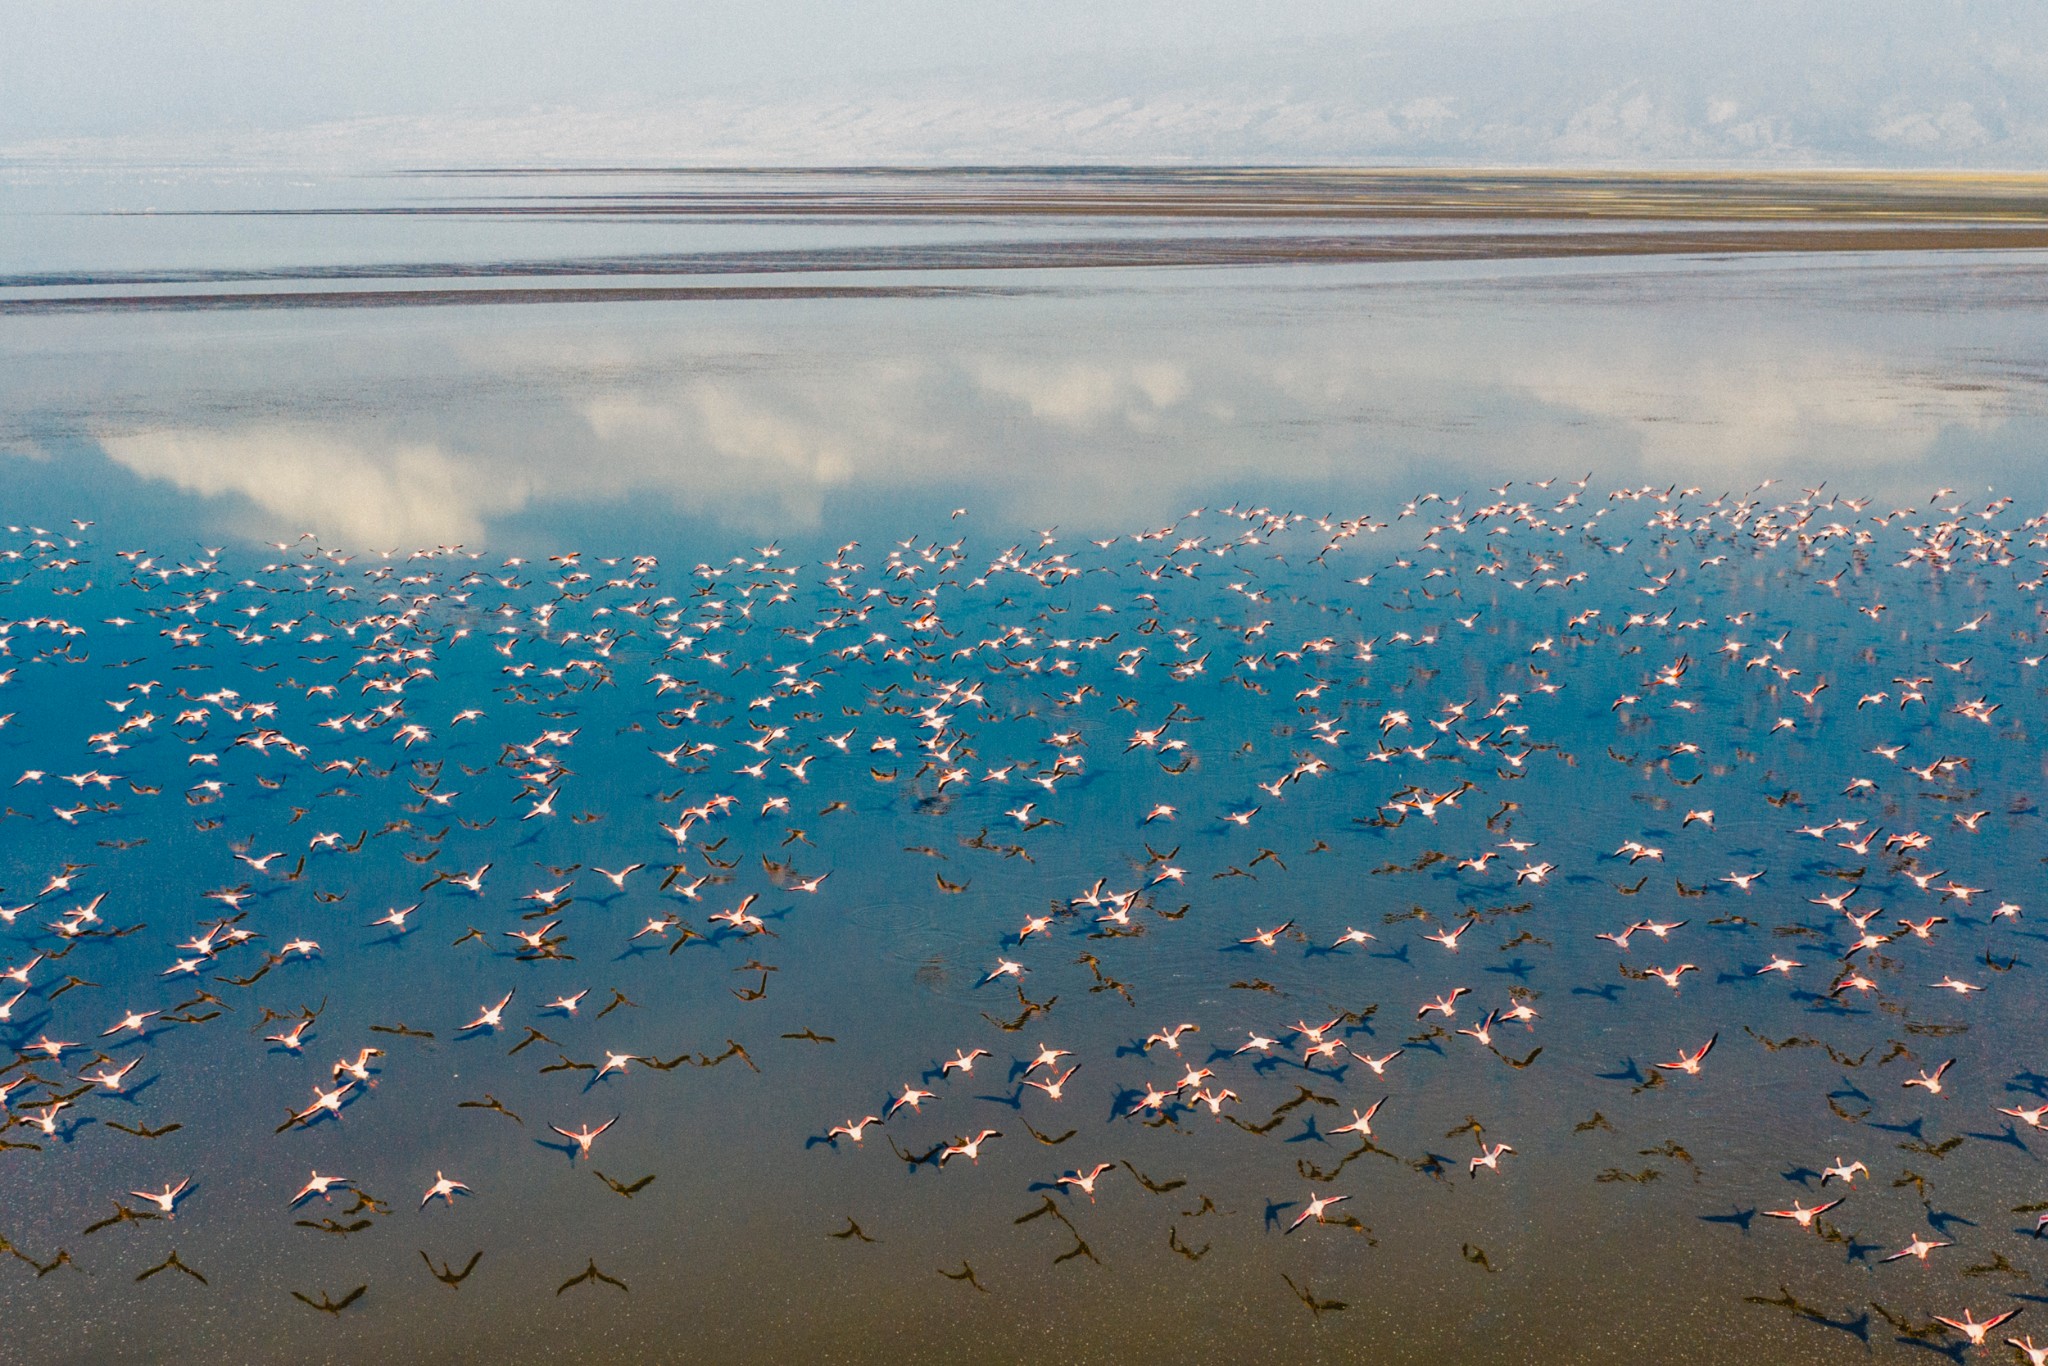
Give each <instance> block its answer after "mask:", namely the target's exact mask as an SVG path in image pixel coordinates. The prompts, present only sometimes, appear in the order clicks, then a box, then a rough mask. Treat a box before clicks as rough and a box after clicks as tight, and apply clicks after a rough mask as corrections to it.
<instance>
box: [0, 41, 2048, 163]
mask: <svg viewBox="0 0 2048 1366" xmlns="http://www.w3.org/2000/svg"><path fill="white" fill-rule="evenodd" d="M2044 11H2048V6H2044V5H2041V4H2038V3H2033V2H2032V0H1768V3H1767V2H1766V0H1715V3H1712V4H1696V3H1691V2H1690V0H1372V3H1371V4H1369V5H1360V4H1346V3H1308V2H1307V0H1263V2H1262V0H1033V3H1028V4H1017V3H988V2H987V0H984V2H983V3H978V4H972V5H968V4H961V3H958V0H892V2H891V3H886V4H873V3H856V2H854V0H749V3H725V2H724V0H695V2H694V3H690V4H688V5H674V6H660V5H648V4H645V3H631V4H628V3H621V2H617V0H579V2H577V3H562V0H553V2H552V3H535V2H534V0H439V2H438V3H428V4H421V3H418V2H417V0H412V2H410V3H398V2H397V0H354V2H352V0H330V2H329V3H325V4H318V5H315V4H299V3H275V2H273V3H258V2H256V0H186V3H177V2H176V0H169V2H167V3H157V4H151V5H136V4H132V3H126V2H125V0H124V2H123V3H113V2H112V0H62V3H51V2H49V0H14V2H13V3H11V4H10V5H9V6H8V8H7V11H6V17H5V25H6V28H5V31H6V34H7V43H8V49H9V61H8V70H7V73H6V75H5V76H4V77H0V82H4V83H0V156H13V157H17V158H27V159H34V160H41V161H50V160H57V161H62V160H64V159H66V158H78V159H82V160H93V159H101V158H106V159H116V160H119V159H123V158H141V159H149V158H152V157H156V158H166V157H168V158H178V157H181V156H189V157H190V158H192V159H196V160H206V159H209V158H211V159H215V160H219V161H226V162H233V161H236V160H252V161H259V162H277V161H292V160H305V161H310V162H318V161H324V162H330V163H332V162H351V161H354V162H373V163H376V162H381V163H387V164H388V163H392V162H399V163H403V162H406V161H408V160H412V159H416V158H424V159H428V160H450V159H452V160H466V161H483V162H489V161H495V160H505V159H515V160H516V159H524V158H529V157H541V158H545V159H550V160H559V159H569V160H578V159H586V158H587V159H592V160H605V159H626V160H640V159H656V160H663V161H677V160H709V161H731V160H781V161H792V162H804V161H808V162H815V161H834V160H849V159H851V160H918V159H933V160H946V161H959V160H976V159H988V160H1016V159H1046V158H1058V157H1061V156H1063V155H1070V156H1072V157H1074V158H1076V159H1084V160H1106V159H1118V158H1121V157H1128V158H1131V159H1162V158H1163V159H1177V160H1196V161H1203V160H1257V161H1273V160H1295V159H1300V160H1335V161H1346V160H1352V161H1361V160H1362V161H1373V160H1397V161H1398V160H1438V161H1443V160H1451V161H1457V160H1465V161H1506V162H1528V161H1549V162H1567V163H1569V162H1601V161H1617V160H1620V161H1630V160H1634V161H1648V162H1670V161H1701V162H1715V161H1722V162H1727V161H1734V162H1785V163H1801V162H1815V161H1822V162H1830V161H1831V162H1838V163H1843V164H1920V165H1944V164H1958V165H1962V164H1969V165H2006V166H2034V165H2037V164H2039V163H2040V162H2041V160H2042V157H2043V154H2044V150H2048V95H2044V94H2043V92H2044V91H2048V15H2044Z"/></svg>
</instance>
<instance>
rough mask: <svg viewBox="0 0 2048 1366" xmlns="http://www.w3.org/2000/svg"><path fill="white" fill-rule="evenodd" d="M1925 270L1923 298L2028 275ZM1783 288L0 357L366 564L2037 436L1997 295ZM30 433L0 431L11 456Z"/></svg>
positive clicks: (121, 437) (1710, 477)
mask: <svg viewBox="0 0 2048 1366" xmlns="http://www.w3.org/2000/svg"><path fill="white" fill-rule="evenodd" d="M1928 278H1929V279H1930V280H1934V281H1935V284H1936V285H1937V286H1938V288H1937V289H1936V290H1935V292H1937V293H1939V292H1940V291H1942V290H1949V291H1953V290H1969V289H1981V290H1987V291H2002V292H2003V297H2005V298H2006V299H2007V300H2008V301H2010V300H2011V299H2012V298H2014V297H2015V296H2016V291H2017V292H2018V293H2019V294H2024V293H2025V292H2026V291H2033V292H2034V293H2042V292H2043V287H2042V286H2041V285H2040V284H2038V283H2031V282H2029V281H2030V279H2031V277H2029V281H2021V282H2019V283H2017V284H2016V283H2015V281H2014V280H2012V279H2005V280H2000V279H1997V278H1994V277H1991V276H1985V275H1983V274H1981V273H1979V274H1972V275H1968V276H1964V275H1963V274H1962V273H1960V272H1958V273H1955V274H1954V275H1953V277H1936V276H1933V275H1930V276H1929V277H1928ZM1797 280H1798V277H1795V276H1792V275H1790V274H1788V273H1786V272H1783V271H1779V272H1775V273H1774V272H1771V271H1761V272H1755V273H1748V274H1745V273H1742V272H1734V271H1731V272H1716V271H1713V270H1706V271H1695V272H1691V273H1686V272H1682V271H1681V272H1674V273H1672V274H1671V275H1669V276H1668V277H1666V278H1664V279H1662V280H1660V281H1655V282H1652V281H1649V280H1647V278H1646V277H1643V276H1635V277H1631V279H1630V280H1629V281H1627V282H1626V284H1625V285H1624V284H1623V283H1621V282H1618V281H1616V280H1613V279H1602V278H1598V277H1593V276H1584V277H1580V278H1578V279H1577V280H1576V282H1573V283H1569V285H1568V287H1559V288H1554V289H1546V288H1534V289H1526V288H1524V289H1518V288H1508V289H1501V288H1496V287H1494V286H1493V285H1482V284H1477V283H1473V282H1471V281H1469V280H1467V281H1465V282H1462V283H1455V284H1436V285H1429V284H1414V283H1410V284H1405V285H1391V284H1388V285H1383V286H1382V287H1378V288H1374V289H1370V290H1363V291H1356V292H1346V291H1322V290H1319V291H1315V292H1309V291H1302V292H1299V293H1295V294H1291V295H1282V294H1276V293H1274V292H1272V291H1270V290H1265V289H1260V288H1256V287H1253V288H1245V289H1238V288H1236V287H1224V286H1218V287H1217V288H1215V289H1214V290H1211V291H1206V292H1198V293H1195V294H1186V293H1176V294H1172V295H1163V294H1162V295H1149V294H1146V293H1143V292H1137V293H1125V294H1091V295H1085V296H1080V297H1075V298H1068V299H1059V300H1052V301H1047V300H1034V301H1030V302H1028V303H1026V302H1021V301H977V302H975V303H974V304H972V305H961V304H957V303H948V304H943V305H935V304H931V303H915V302H908V301H906V302H904V303H902V304H892V305H889V306H887V308H886V309H879V308H876V307H874V306H870V305H862V306H861V307H860V309H859V310H849V311H843V312H841V311H834V310H833V309H831V308H826V309H818V308H807V309H805V310H803V311H801V312H787V313H778V312H775V311H773V310H771V309H757V310H749V309H746V308H743V307H742V308H736V309H725V310H721V311H718V312H717V313H716V314H713V313H711V312H710V311H708V310H705V311H703V312H702V315H701V316H700V314H699V312H698V311H695V310H699V309H701V308H702V307H703V306H690V308H691V309H692V310H693V311H690V312H679V311H676V310H667V309H653V310H650V311H646V312H640V311H638V310H635V309H628V308H612V309H602V310H595V311H590V310H586V311H583V312H581V313H579V314H577V315H576V317H575V321H574V322H573V323H571V322H570V321H569V320H568V319H567V318H566V317H563V318H557V319H553V320H547V321H545V322H543V321H542V319H540V317H539V316H538V311H535V312H518V313H510V314H508V313H504V312H497V313H496V314H495V316H493V317H491V318H489V319H488V320H483V319H481V318H480V317H471V318H466V319H451V318H449V317H447V316H445V315H444V316H443V318H441V319H440V320H438V321H437V322H436V324H435V329H436V330H434V331H433V332H431V333H414V334H408V333H407V330H406V328H405V325H404V324H403V323H402V322H400V321H398V320H395V319H392V318H390V317H389V316H388V315H385V316H378V317H372V316H365V317H363V318H360V319H354V320H349V321H348V322H347V323H346V325H345V327H344V329H343V332H342V333H340V334H337V333H336V332H335V331H333V330H332V329H331V328H330V327H328V326H327V325H326V324H322V325H320V326H319V327H315V326H314V325H312V324H310V323H309V324H308V325H307V327H306V329H305V334H304V335H301V334H300V332H299V331H298V330H297V329H294V328H293V327H290V326H287V327H284V328H281V329H266V330H264V331H262V332H261V333H255V334H248V335H246V336H245V335H244V334H242V333H239V332H236V331H234V330H232V329H229V330H223V331H222V332H220V333H218V334H216V335H213V336H212V337H210V338H209V339H207V340H206V341H205V342H204V343H203V344H194V345H191V346H188V347H186V348H185V350H184V352H183V354H184V355H185V357H186V359H185V362H184V363H185V364H186V365H188V366H189V367H190V369H189V370H181V369H180V368H178V367H176V366H172V367H169V368H159V369H155V370H150V371H142V370H140V369H139V368H136V369H135V370H134V372H133V373H131V372H130V370H128V369H123V368H121V362H122V359H123V356H124V354H125V353H124V352H123V351H122V349H121V345H120V343H119V342H118V341H113V342H110V343H109V349H108V350H107V351H106V352H105V353H104V357H105V359H104V365H105V367H106V369H107V370H108V371H109V372H110V373H108V374H102V375H101V376H100V377H99V378H98V380H97V381H96V383H95V385H94V386H91V388H90V392H89V393H87V392H82V391H81V386H80V385H79V384H78V369H79V362H78V361H77V360H76V358H75V357H74V358H73V362H72V363H71V364H70V365H68V366H66V365H61V364H56V363H54V362H53V363H49V364H47V365H41V366H39V365H38V364H37V363H36V362H35V359H34V357H33V356H32V355H30V354H28V351H27V349H25V348H24V349H22V350H21V352H20V354H18V355H16V354H14V352H15V348H14V347H13V346H12V345H10V344H9V340H8V339H9V337H10V335H12V336H13V337H14V338H15V339H16V340H17V341H19V339H20V337H21V336H22V335H24V333H23V330H22V329H20V328H19V327H18V326H15V327H14V331H13V332H12V333H11V334H10V333H9V332H6V331H0V361H4V360H7V359H10V358H12V359H19V360H21V361H22V362H23V365H22V366H21V367H18V368H17V369H16V371H15V372H14V374H13V377H12V378H9V379H6V380H0V399H5V400H6V403H5V404H4V405H0V407H5V408H8V409H12V410H13V411H15V412H17V413H31V414H34V415H36V420H37V421H38V422H40V423H41V424H42V425H43V428H44V429H47V428H48V427H49V426H50V424H51V423H52V422H53V421H54V422H56V424H57V425H58V426H60V427H61V426H62V425H63V423H64V421H66V420H69V421H71V422H75V423H76V424H77V426H78V427H79V428H80V429H82V430H83V431H84V432H86V433H88V434H90V435H91V436H92V437H94V438H96V440H97V442H98V445H99V446H100V448H101V449H103V450H104V451H105V453H106V455H107V456H108V457H109V458H110V459H111V460H112V462H113V463H114V464H115V465H117V466H119V467H120V468H122V469H124V470H126V471H128V472H129V473H131V474H132V475H134V476H136V477H137V478H139V479H140V480H143V481H146V482H147V483H148V484H150V485H154V486H158V487H167V488H172V489H176V490H179V491H181V492H183V493H186V494H191V495H199V496H202V497H205V498H210V499H216V500H220V501H219V502H218V503H217V504H216V507H217V509H219V511H218V513H217V515H218V516H220V517H221V518H223V519H224V522H223V525H222V528H221V529H222V530H225V531H229V532H234V533H240V534H247V535H252V536H253V535H261V536H265V537H282V536H287V535H295V534H297V533H298V532H300V531H302V530H313V531H316V532H317V533H319V534H320V535H321V536H323V537H324V538H327V539H328V540H330V541H331V542H335V543H343V544H355V545H361V546H375V547H380V548H381V547H387V546H392V545H410V544H424V543H433V542H442V541H462V542H465V543H469V544H483V543H490V542H491V540H492V536H493V532H494V528H496V527H499V526H501V525H502V524H503V523H504V522H505V519H507V518H508V517H511V516H514V515H517V516H521V517H525V518H527V519H529V520H531V519H534V518H539V519H541V520H542V521H545V519H546V518H547V517H548V516H549V515H550V514H551V513H555V512H560V511H565V510H571V509H579V508H580V509H586V510H590V509H595V510H605V509H611V510H613V511H615V512H617V513H618V514H619V515H620V516H622V517H647V516H658V515H661V514H663V513H669V514H681V515H689V516H692V517H695V518H701V519H704V520H706V521H709V522H711V523H714V524H717V525H722V526H725V527H729V528H731V529H733V530H734V531H743V532H746V533H749V534H752V533H761V534H775V533H778V532H787V531H791V530H797V529H806V528H815V527H819V526H821V525H824V524H825V523H827V522H829V521H830V520H831V519H832V518H833V517H834V516H835V513H836V512H837V511H838V510H840V509H842V508H845V507H851V506H856V505H857V506H862V507H866V508H875V507H887V506H890V505H896V506H900V507H901V508H902V509H903V510H904V516H906V517H908V516H911V515H913V513H914V511H915V510H917V509H925V508H930V507H933V506H936V505H938V504H941V503H944V504H946V505H951V504H954V503H966V504H969V505H971V506H974V507H975V508H976V509H977V511H978V512H981V513H983V514H986V515H987V516H988V517H990V518H991V519H993V520H995V521H997V522H1000V523H1007V524H1010V525H1014V526H1025V525H1044V524H1050V523H1052V522H1059V523H1062V524H1065V525H1068V526H1070V527H1077V528H1078V527H1080V526H1083V525H1087V526H1101V527H1109V528H1116V527H1124V526H1131V525H1138V524H1144V523H1149V522H1152V521H1155V520H1157V519H1159V518H1161V517H1164V516H1170V515H1172V514H1174V513H1175V512H1177V511H1180V510H1182V509H1184V508H1185V507H1186V506H1189V505H1191V504H1192V503H1194V502H1198V501H1203V500H1205V499H1207V498H1210V497H1212V496H1221V497H1234V496H1251V497H1254V498H1261V499H1264V498H1275V499H1286V498H1295V497H1299V498H1301V499H1303V500H1305V501H1308V502H1313V503H1316V504H1318V505H1328V506H1341V507H1351V508H1358V507H1375V508H1384V507H1386V506H1388V505H1389V503H1390V502H1391V501H1393V500H1396V499H1399V498H1405V497H1406V496H1407V495H1408V494H1410V493H1412V492H1414V491H1416V490H1417V489H1419V488H1423V487H1445V488H1448V487H1451V486H1467V487H1470V486H1476V485H1477V484H1478V483H1479V481H1480V480H1482V479H1485V480H1493V479H1497V478H1501V477H1509V476H1513V477H1529V478H1540V477H1543V476H1544V475H1547V474H1555V473H1563V474H1567V475H1570V476H1573V477H1576V476H1577V475H1578V474H1581V473H1584V472H1585V471H1586V470H1587V469H1589V468H1591V469H1595V470H1597V471H1599V473H1600V477H1601V478H1602V479H1603V480H1607V479H1611V480H1613V481H1615V482H1634V481H1653V482H1658V483H1663V482H1668V481H1671V480H1680V481H1688V482H1700V483H1703V484H1713V485H1715V486H1716V488H1717V489H1718V488H1720V487H1728V486H1733V485H1746V484H1748V483H1749V482H1751V481H1753V480H1755V479H1756V478H1759V477H1764V476H1772V475H1779V476H1787V477H1792V476H1797V477H1801V478H1822V477H1837V476H1838V477H1839V478H1840V479H1842V480H1845V481H1846V482H1847V483H1848V484H1851V485H1855V486H1857V487H1859V488H1867V489H1868V490H1869V491H1871V492H1874V493H1877V494H1879V495H1880V496H1888V494H1889V490H1891V489H1892V488H1894V487H1897V488H1900V489H1901V491H1902V492H1905V491H1915V492H1918V493H1921V494H1924V490H1921V489H1920V488H1919V486H1920V484H1922V483H1923V482H1925V480H1926V479H1927V478H1928V477H1929V476H1928V475H1927V474H1926V473H1924V472H1923V471H1922V468H1921V467H1922V463H1923V462H1924V461H1925V459H1926V458H1927V456H1928V454H1929V452H1931V451H1933V450H1935V449H1936V448H1937V446H1939V445H1940V443H1942V442H1944V441H1945V440H1950V439H1962V440H1964V441H1966V442H1967V441H1970V440H1976V441H1977V442H1978V448H1979V449H1980V450H1982V449H1992V450H1993V452H1994V454H1993V458H1996V452H1995V448H1997V447H1998V446H1999V444H2000V442H2004V443H2006V444H2009V445H2012V446H2014V448H2015V449H2017V446H2018V445H2019V444H2020V443H2021V442H2022V440H2031V439H2032V436H2031V435H2029V434H2030V433H2033V434H2037V433H2038V424H2039V420H2040V418H2041V417H2042V416H2043V408H2044V405H2043V404H2042V402H2041V391H2040V384H2039V381H2038V380H2033V381H2029V380H2026V379H2024V378H2018V379H2015V378H2012V376H2014V375H2015V374H2019V373H2020V372H2023V371H2026V370H2027V368H2028V367H2029V366H2031V367H2032V372H2033V373H2034V374H2037V375H2038V374H2040V373H2048V364H2044V362H2048V335H2044V329H2043V328H2042V327H2041V326H2040V325H2039V324H2038V323H2036V322H2032V321H2017V322H2016V321H2015V319H2016V318H2020V317H2021V316H2022V315H2017V314H2014V313H2012V312H2010V311H2008V312H2007V314H2005V315H2004V316H2005V317H2006V319H2007V323H2008V324H2009V327H2008V331H2007V332H2006V333H2005V335H2003V336H2002V337H2001V338H2000V339H1999V343H1998V346H1997V347H1991V348H1987V347H1986V346H1985V345H1984V343H1985V341H1986V339H1985V337H1984V336H1983V335H1981V333H1982V323H1981V321H1978V322H1972V321H1970V311H1969V310H1967V309H1960V308H1959V309H1958V310H1957V311H1956V313H1955V314H1952V315H1944V314H1942V313H1940V312H1938V311H1936V310H1932V309H1928V310H1918V309H1914V310H1903V311H1902V310H1897V309H1894V308H1892V307H1891V303H1892V302H1893V301H1895V300H1896V299H1897V297H1898V291H1899V290H1900V289H1901V288H1907V287H1917V286H1910V282H1908V284H1903V285H1902V283H1901V281H1900V280H1899V279H1898V278H1896V277H1894V278H1888V279H1887V280H1885V281H1883V282H1882V287H1881V288H1879V287H1878V286H1876V285H1873V284H1872V282H1871V281H1870V280H1868V279H1865V278H1864V277H1861V276H1858V275H1856V274H1855V273H1854V272H1843V273H1840V274H1839V275H1837V276H1836V277H1835V278H1832V279H1826V280H1815V281H1813V282H1811V283H1810V284H1806V285H1798V286H1797V287H1794V286H1795V284H1796V282H1797ZM1525 283H1526V282H1525ZM1926 283H1927V282H1926V281H1922V282H1921V284H1922V285H1925V284H1926ZM1859 289H1861V290H1865V291H1866V292H1865V293H1864V294H1862V295H1859V294H1858V290H1859ZM1801 290H1804V291H1806V292H1805V293H1802V292H1801ZM1646 294H1647V296H1648V297H1652V298H1654V299H1655V300H1657V301H1658V302H1655V303H1652V304H1645V302H1644V297H1645V296H1646ZM486 312H489V311H488V310H478V311H477V313H478V314H479V315H481V314H484V313H486ZM2041 314H2042V310H2034V311H2032V312H2029V313H2026V314H2025V315H2024V318H2025V319H2033V318H2036V317H2039V316H2041ZM95 322H96V324H97V323H104V324H105V325H106V326H107V327H108V328H110V329H117V327H118V321H117V320H95ZM450 328H452V329H454V331H455V333H456V336H455V337H454V338H452V339H451V338H450V337H449V336H448V335H447V334H446V331H447V329H450ZM256 349H260V353H261V355H262V357H263V361H264V363H263V364H262V365H261V366H258V365H255V364H253V363H252V357H253V355H254V354H256ZM117 369H118V370H119V373H118V374H112V373H111V372H113V371H115V370H117ZM202 374H203V375H204V380H203V382H202V380H201V378H200V376H201V375H202ZM201 399H203V400H204V401H199V400H201ZM67 410H68V412H67ZM110 412H112V413H119V414H121V417H120V418H119V419H118V420H115V419H110V418H108V417H106V416H105V414H107V413H110ZM248 414H260V416H244V415H248ZM2015 422H2020V423H2024V424H2025V425H2023V426H2020V427H2018V428H2016V429H2015V432H2014V433H2013V434H2012V435H2010V436H2003V435H1998V434H1999V433H2000V432H2001V430H2002V429H2003V428H2004V426H2005V424H2009V423H2015ZM1987 436H1997V439H1996V440H1989V441H1987V440H1985V438H1986V437H1987ZM39 448H40V447H38V445H37V444H36V443H35V442H32V441H29V440H27V439H24V438H22V437H21V435H20V434H19V433H16V432H11V431H9V430H7V429H6V428H5V427H4V426H0V450H15V451H24V452H25V451H31V450H35V449H39ZM1980 458H1981V457H1980ZM2011 463H2012V464H2013V465H2015V466H2017V465H2018V464H2019V462H2018V461H2017V460H2013V461H2012V462H2011ZM1318 510H1320V506H1319V507H1318ZM607 515H610V514H609V513H608V514H607Z"/></svg>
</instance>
